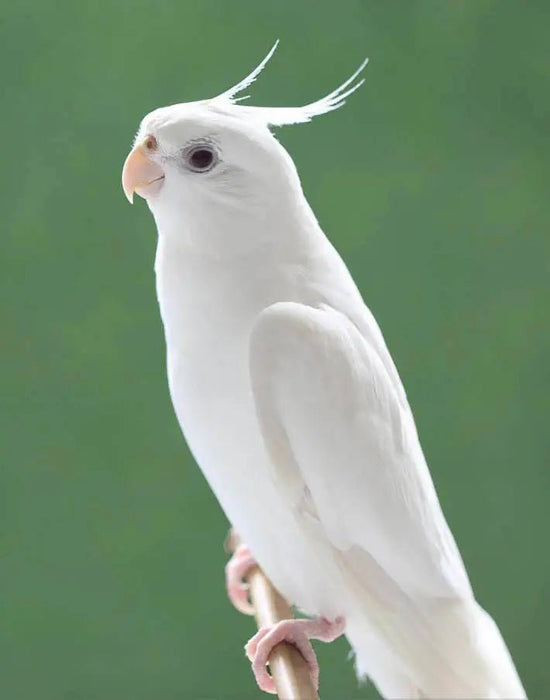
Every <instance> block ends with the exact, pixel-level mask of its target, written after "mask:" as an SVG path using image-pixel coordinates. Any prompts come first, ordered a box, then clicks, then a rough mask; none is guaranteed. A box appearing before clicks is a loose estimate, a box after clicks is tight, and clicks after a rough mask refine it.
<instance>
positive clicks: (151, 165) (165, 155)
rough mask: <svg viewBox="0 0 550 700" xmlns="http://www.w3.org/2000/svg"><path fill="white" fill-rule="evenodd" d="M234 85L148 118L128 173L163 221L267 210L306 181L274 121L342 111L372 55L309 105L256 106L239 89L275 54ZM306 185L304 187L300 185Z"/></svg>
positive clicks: (126, 178)
mask: <svg viewBox="0 0 550 700" xmlns="http://www.w3.org/2000/svg"><path fill="white" fill-rule="evenodd" d="M276 47H277V44H275V46H274V47H273V48H272V49H271V51H270V52H269V54H268V55H267V56H266V57H265V58H264V60H263V61H262V62H261V63H260V65H259V66H258V67H257V68H255V69H254V70H253V71H252V73H251V74H250V75H249V76H247V77H246V78H245V79H244V80H242V81H241V82H239V83H238V84H237V85H235V86H234V87H232V88H230V89H229V90H227V91H225V92H224V93H222V94H221V95H218V96H217V97H214V98H212V99H209V100H202V101H198V102H187V103H182V104H176V105H171V106H169V107H162V108H160V109H157V110H155V111H153V112H151V113H150V114H148V115H147V116H146V117H144V119H143V121H142V122H141V125H140V127H139V131H138V134H137V136H136V139H135V143H134V147H133V149H132V151H131V152H130V154H129V155H128V157H127V159H126V162H125V164H124V168H123V172H122V186H123V188H124V192H125V194H126V196H127V198H128V199H129V201H130V202H132V201H133V194H134V192H136V193H137V194H138V195H140V196H141V197H144V198H145V199H146V200H147V203H148V205H149V207H150V209H151V210H152V212H153V214H154V216H155V218H156V219H157V224H159V230H160V223H161V221H162V220H163V219H173V218H174V215H176V216H177V218H180V219H181V216H182V215H183V216H184V217H185V218H186V220H187V221H189V220H190V219H191V220H193V219H195V218H196V217H197V216H200V215H201V213H204V211H205V210H208V211H209V212H212V211H217V212H218V213H221V214H222V215H231V213H232V212H231V210H233V211H235V210H237V209H239V210H240V209H242V208H243V204H246V207H247V210H248V211H250V210H251V209H257V210H258V211H259V210H265V204H266V198H267V197H271V199H272V195H273V192H277V191H279V192H284V191H285V188H286V189H288V190H289V191H290V190H292V188H294V189H296V187H295V185H296V184H299V181H298V178H297V174H296V171H295V168H294V165H293V162H292V160H291V158H290V156H289V155H288V154H287V152H286V151H285V149H284V148H283V147H282V146H281V145H280V144H279V142H278V141H277V140H276V139H275V138H274V136H273V135H272V133H271V131H270V127H271V126H282V125H285V124H295V123H301V122H307V121H309V120H310V119H311V118H312V117H314V116H316V115H318V114H324V113H325V112H329V111H331V110H333V109H337V108H338V107H340V106H341V105H342V104H343V103H344V100H345V98H346V97H347V96H348V95H349V94H351V93H352V92H354V91H355V90H356V89H357V88H358V87H359V86H360V85H361V84H362V82H363V80H360V81H358V82H354V81H355V79H356V78H357V76H358V74H359V73H360V72H361V70H362V69H363V68H364V67H365V65H366V61H365V62H364V63H363V64H361V66H360V67H359V69H358V70H357V71H356V72H355V73H354V74H353V75H352V76H351V77H350V78H349V79H348V80H347V81H346V82H345V83H344V84H343V85H341V86H340V87H339V88H337V89H336V90H334V91H333V92H332V93H330V94H329V95H327V96H326V97H324V98H322V99H321V100H318V101H316V102H313V103H311V104H308V105H305V106H302V107H275V108H271V107H251V106H244V105H242V104H240V103H239V101H240V100H242V99H244V98H237V97H236V95H237V94H238V93H240V92H241V91H242V90H244V89H245V88H246V87H248V86H249V85H250V84H251V83H252V82H254V80H255V79H256V78H257V76H258V75H259V74H260V72H261V71H262V69H263V68H264V66H265V65H266V63H267V62H268V60H269V59H270V58H271V56H272V55H273V53H274V51H275V49H276ZM298 190H299V187H298Z"/></svg>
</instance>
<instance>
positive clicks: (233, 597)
mask: <svg viewBox="0 0 550 700" xmlns="http://www.w3.org/2000/svg"><path fill="white" fill-rule="evenodd" d="M255 566H257V564H256V560H255V559H254V557H253V556H252V554H250V551H249V549H248V547H247V546H246V545H244V544H240V545H239V546H238V547H237V549H236V550H235V551H234V552H233V556H232V557H231V559H230V560H229V561H228V562H227V564H226V565H225V586H226V588H227V595H228V596H229V600H230V601H231V602H232V603H233V605H234V606H235V607H236V608H237V610H238V611H239V612H242V613H244V614H245V615H252V614H253V612H254V611H253V609H252V605H251V604H250V601H249V600H248V588H247V586H246V584H244V583H243V578H244V577H245V576H246V574H247V573H248V572H249V571H250V569H252V568H254V567H255Z"/></svg>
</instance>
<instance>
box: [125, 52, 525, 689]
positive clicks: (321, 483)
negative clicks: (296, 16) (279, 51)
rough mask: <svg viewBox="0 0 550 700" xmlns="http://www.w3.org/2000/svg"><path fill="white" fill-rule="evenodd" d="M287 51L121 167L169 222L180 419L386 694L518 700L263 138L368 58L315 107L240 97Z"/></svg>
mask: <svg viewBox="0 0 550 700" xmlns="http://www.w3.org/2000/svg"><path fill="white" fill-rule="evenodd" d="M274 49H275V47H274V48H273V49H272V51H271V52H270V54H269V55H268V56H267V57H266V59H264V61H263V62H262V63H261V64H260V66H259V67H258V68H257V69H256V70H255V71H254V72H253V73H252V74H251V75H250V76H249V77H248V78H246V79H245V80H243V81H241V82H240V83H239V84H238V85H237V86H235V88H232V89H230V90H228V91H226V92H225V93H223V94H222V95H220V96H218V97H216V98H213V99H211V100H205V101H201V102H194V103H187V104H180V105H173V106H171V107H166V108H162V109H159V110H156V111H155V112H152V113H151V114H150V115H148V116H147V117H145V119H144V120H143V122H142V124H141V127H140V130H139V133H138V136H137V138H136V145H135V148H134V151H133V152H132V154H130V156H129V159H128V161H127V164H126V166H125V175H124V178H123V182H124V186H125V189H126V191H127V193H128V194H131V192H130V191H131V190H133V189H136V191H137V192H138V193H140V194H142V195H143V196H145V197H146V198H147V200H148V203H149V206H150V209H151V211H152V213H153V215H154V217H155V221H156V224H157V228H158V233H159V240H158V249H157V257H156V262H155V271H156V277H157V293H158V299H159V304H160V309H161V314H162V319H163V322H164V328H165V334H166V344H167V361H168V377H169V385H170V393H171V396H172V400H173V403H174V407H175V410H176V413H177V416H178V419H179V422H180V424H181V426H182V429H183V431H184V433H185V436H186V438H187V441H188V443H189V445H190V447H191V449H192V451H193V454H194V456H195V458H196V460H197V462H198V464H199V465H200V467H201V469H202V470H203V472H204V474H205V476H206V478H207V479H208V481H209V483H210V485H211V487H212V489H213V490H214V492H215V494H216V496H217V498H218V500H219V502H220V504H221V505H222V507H223V509H224V511H225V513H226V514H227V517H228V518H229V520H230V522H231V523H232V525H233V526H234V527H235V528H236V530H237V531H238V532H239V534H240V535H241V537H242V538H243V540H244V541H245V542H246V543H247V544H248V546H249V547H250V549H251V551H252V552H253V554H254V556H255V557H256V558H257V560H258V561H259V563H260V564H261V566H262V567H263V569H264V570H265V572H266V573H267V575H268V576H269V577H270V578H271V579H272V581H273V582H274V584H275V585H276V586H277V588H278V589H279V590H280V591H281V593H282V594H283V595H284V596H285V597H286V598H287V599H288V600H289V601H290V602H292V603H293V604H295V605H297V606H299V607H300V608H301V609H302V610H304V611H305V612H306V613H308V614H310V615H315V616H323V617H326V618H329V619H332V618H335V617H337V616H344V617H345V619H346V636H347V637H348V639H349V641H350V644H351V645H352V647H353V649H354V650H355V653H356V660H357V667H358V671H359V672H360V674H362V675H364V674H366V675H368V676H369V677H370V678H371V679H372V680H373V681H374V683H375V684H376V686H377V687H378V689H379V691H380V692H381V693H382V695H384V696H385V697H396V698H397V697H399V698H404V697H407V698H415V697H429V698H523V697H525V692H524V690H523V688H522V686H521V682H520V680H519V678H518V676H517V673H516V671H515V668H514V665H513V662H512V660H511V659H510V656H509V653H508V651H507V649H506V646H505V644H504V642H503V640H502V638H501V636H500V633H499V631H498V628H497V627H496V625H495V623H494V622H493V620H492V619H491V618H490V617H489V615H488V614H487V613H485V611H483V610H482V608H480V607H479V605H478V604H477V603H476V601H475V599H474V597H473V594H472V591H471V588H470V584H469V581H468V577H467V574H466V572H465V570H464V566H463V563H462V560H461V558H460V554H459V552H458V550H457V547H456V545H455V542H454V539H453V537H452V534H451V533H450V531H449V528H448V526H447V524H446V522H445V519H444V516H443V514H442V512H441V509H440V506H439V502H438V499H437V495H436V492H435V490H434V487H433V484H432V481H431V478H430V474H429V471H428V468H427V466H426V462H425V460H424V456H423V453H422V449H421V447H420V444H419V441H418V437H417V433H416V428H415V425H414V421H413V417H412V414H411V411H410V408H409V406H408V403H407V399H406V396H405V392H404V390H403V387H402V385H401V382H400V379H399V376H398V374H397V371H396V369H395V366H394V364H393V362H392V359H391V357H390V355H389V352H388V350H387V348H386V345H385V342H384V339H383V337H382V334H381V332H380V330H379V328H378V326H377V324H376V321H375V320H374V318H373V316H372V314H371V313H370V311H369V310H368V309H367V307H366V306H365V304H364V303H363V300H362V299H361V296H360V294H359V292H358V290H357V288H356V286H355V284H354V282H353V280H352V278H351V276H350V274H349V272H348V270H347V268H346V266H345V265H344V263H343V262H342V260H341V258H340V257H339V256H338V254H337V252H336V251H335V250H334V248H333V247H332V245H331V244H330V243H329V241H328V240H327V238H326V237H325V235H324V234H323V232H322V231H321V229H320V227H319V225H318V223H317V221H316V219H315V216H314V214H313V212H312V211H311V209H310V207H309V205H308V204H307V202H306V200H305V197H304V195H303V192H302V189H301V186H300V182H299V179H298V175H297V173H296V169H295V166H294V164H293V162H292V160H291V158H290V156H289V155H288V154H287V152H286V151H285V150H284V149H283V147H282V146H281V145H280V144H279V143H278V142H277V141H276V139H275V138H274V137H273V136H272V134H271V133H270V131H269V128H268V127H269V125H282V124H286V123H297V122H304V121H308V120H309V119H311V118H312V117H313V116H315V115H317V114H322V113H324V112H327V111H330V110H332V109H336V108H337V107H339V106H341V104H343V101H344V99H345V97H346V96H347V95H348V94H350V93H351V92H353V90H355V89H356V88H357V87H358V85H359V83H355V84H354V82H353V81H354V80H355V79H356V77H357V75H358V73H359V72H360V70H361V69H362V68H363V67H364V65H365V64H363V65H362V66H361V68H360V69H359V71H357V73H356V74H354V75H353V76H352V78H350V79H349V80H348V81H346V83H344V85H343V86H341V87H340V88H339V89H338V90H335V91H334V92H333V93H331V94H330V95H329V96H327V97H326V98H324V99H322V100H319V101H318V102H314V103H312V104H310V105H307V106H305V107H300V108H264V107H249V106H243V105H240V104H236V98H235V96H236V95H237V93H238V92H240V91H241V90H242V89H244V88H246V87H247V86H248V85H250V83H251V82H253V80H254V79H255V78H256V77H257V75H258V74H259V72H260V71H261V69H262V68H263V66H264V65H265V63H266V62H267V60H268V59H269V57H270V56H271V54H272V53H273V50H274ZM350 86H351V87H350ZM151 138H152V139H153V140H151ZM208 153H210V154H211V157H212V163H208V162H207V161H208V160H209V157H208ZM197 154H198V155H197ZM137 159H139V160H140V163H139V164H138V165H139V168H141V170H140V173H141V174H142V176H141V179H140V177H138V176H137V175H136V172H135V170H136V168H137V166H135V162H136V160H137ZM199 162H200V164H201V167H200V168H198V167H197V163H199ZM139 168H138V169H139ZM143 173H145V175H143ZM147 173H148V174H147ZM153 175H154V177H153Z"/></svg>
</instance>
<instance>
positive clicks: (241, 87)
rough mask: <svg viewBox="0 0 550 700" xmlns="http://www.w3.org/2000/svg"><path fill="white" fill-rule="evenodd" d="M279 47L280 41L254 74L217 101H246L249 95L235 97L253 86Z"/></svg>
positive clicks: (219, 96) (227, 91)
mask: <svg viewBox="0 0 550 700" xmlns="http://www.w3.org/2000/svg"><path fill="white" fill-rule="evenodd" d="M277 46H279V39H277V41H276V42H275V43H274V44H273V46H272V47H271V50H270V52H269V53H268V54H267V56H266V57H265V58H264V59H263V61H262V62H261V63H260V64H258V65H257V66H256V68H254V70H253V71H252V73H250V75H247V76H246V78H243V79H242V80H241V81H240V82H238V83H237V84H236V85H233V87H231V88H229V90H226V91H225V92H222V94H221V95H218V97H216V98H215V99H216V100H217V99H219V98H222V99H223V98H225V99H227V100H229V101H230V102H238V101H239V100H246V99H247V98H248V95H245V96H244V97H237V98H235V95H238V94H239V92H242V91H243V90H246V88H247V87H248V86H249V85H252V83H253V82H254V81H255V80H256V78H257V77H258V76H259V75H260V73H261V72H262V71H263V69H264V68H265V67H266V66H267V64H268V63H269V60H270V59H271V57H272V56H273V54H274V53H275V51H276V50H277Z"/></svg>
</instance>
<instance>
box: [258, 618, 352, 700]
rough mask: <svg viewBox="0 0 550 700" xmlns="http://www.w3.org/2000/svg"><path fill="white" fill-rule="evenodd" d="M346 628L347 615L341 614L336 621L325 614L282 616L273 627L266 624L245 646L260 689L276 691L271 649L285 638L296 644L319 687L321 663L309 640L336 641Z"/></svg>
mask: <svg viewBox="0 0 550 700" xmlns="http://www.w3.org/2000/svg"><path fill="white" fill-rule="evenodd" d="M344 629H345V620H344V618H343V617H338V618H336V619H335V620H334V621H333V622H330V621H329V620H325V619H324V618H317V619H315V620H302V619H300V620H282V621H281V622H278V623H277V624H275V625H272V626H270V627H262V629H260V630H259V631H258V632H257V633H256V634H255V635H254V636H253V637H252V639H250V641H249V642H248V644H247V645H246V647H245V651H246V655H247V656H248V658H249V659H250V661H251V662H252V671H253V672H254V677H255V678H256V682H257V684H258V686H259V687H260V690H263V691H264V692H266V693H276V689H275V682H274V680H273V678H272V677H271V676H270V674H269V673H268V671H267V664H268V662H269V656H270V654H271V652H272V651H273V649H274V648H275V647H276V646H277V644H281V642H287V643H288V644H293V645H294V646H295V647H296V648H297V649H298V651H299V652H300V653H301V654H302V656H303V657H304V659H305V660H306V663H307V665H308V667H309V670H310V673H311V680H312V682H313V686H314V687H315V689H318V688H319V664H318V663H317V657H316V656H315V652H314V651H313V647H312V646H311V642H310V641H309V640H310V639H320V640H321V641H323V642H332V641H334V640H335V639H336V638H337V637H339V636H340V635H341V634H343V632H344Z"/></svg>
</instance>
